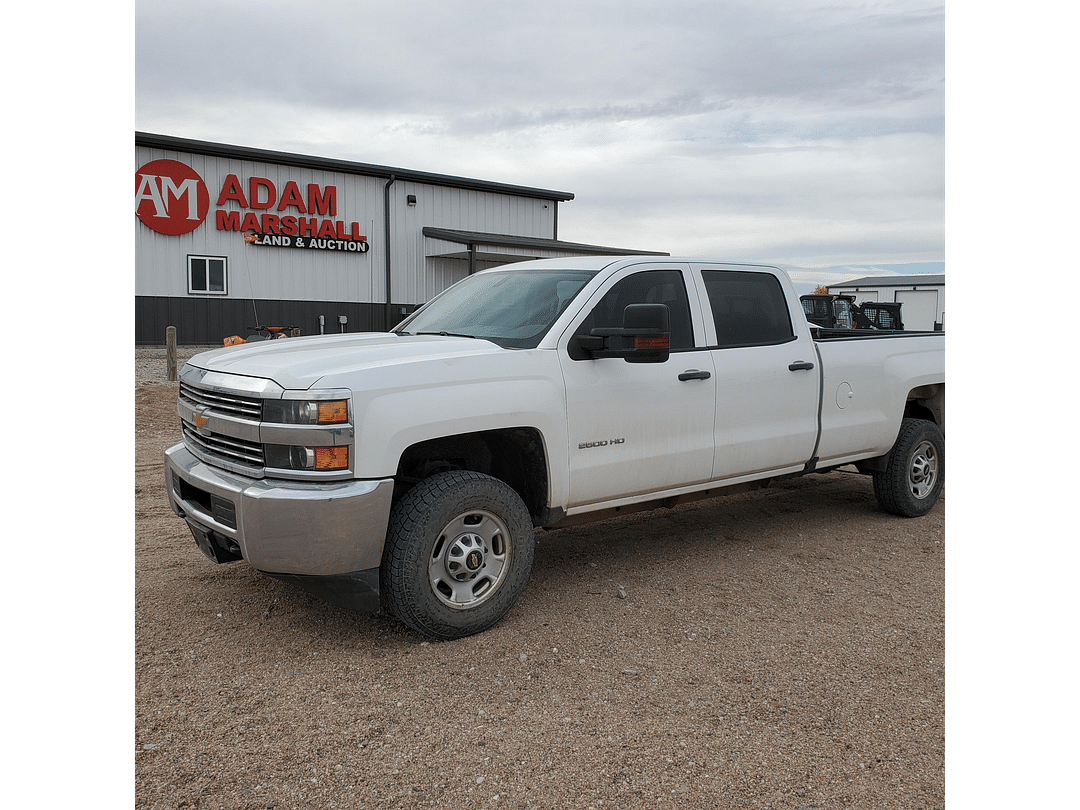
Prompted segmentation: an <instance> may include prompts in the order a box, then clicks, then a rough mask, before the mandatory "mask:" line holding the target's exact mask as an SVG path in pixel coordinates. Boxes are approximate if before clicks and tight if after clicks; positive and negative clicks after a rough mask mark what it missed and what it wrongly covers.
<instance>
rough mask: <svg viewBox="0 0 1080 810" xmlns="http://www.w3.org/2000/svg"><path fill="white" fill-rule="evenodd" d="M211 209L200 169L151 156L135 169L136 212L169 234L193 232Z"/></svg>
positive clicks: (156, 227)
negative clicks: (155, 158)
mask: <svg viewBox="0 0 1080 810" xmlns="http://www.w3.org/2000/svg"><path fill="white" fill-rule="evenodd" d="M209 211H210V192H209V191H208V190H207V188H206V183H204V182H203V179H202V178H201V177H199V174H198V172H196V171H195V170H194V169H192V168H191V167H190V166H188V165H186V164H184V163H181V162H180V161H177V160H152V161H150V162H149V163H147V164H145V165H144V166H143V167H142V168H141V169H139V170H138V171H137V172H135V216H137V217H138V218H139V219H140V220H142V223H143V225H145V226H146V227H148V228H150V229H151V230H154V231H157V232H158V233H163V234H166V235H168V236H179V235H180V234H184V233H191V232H192V231H193V230H195V229H196V228H198V227H199V226H200V225H201V224H202V223H203V221H204V220H205V219H206V215H207V213H209Z"/></svg>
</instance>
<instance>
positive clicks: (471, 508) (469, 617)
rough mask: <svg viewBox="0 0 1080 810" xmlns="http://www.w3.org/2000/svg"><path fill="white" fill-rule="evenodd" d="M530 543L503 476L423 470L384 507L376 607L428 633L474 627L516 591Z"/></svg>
mask: <svg viewBox="0 0 1080 810" xmlns="http://www.w3.org/2000/svg"><path fill="white" fill-rule="evenodd" d="M533 549H534V530H533V523H532V518H531V516H530V515H529V510H528V509H527V508H526V506H525V504H524V503H523V502H522V500H521V498H520V497H519V496H518V494H517V493H516V492H515V491H514V490H513V489H512V488H510V487H509V486H508V485H507V484H505V483H503V482H502V481H499V480H498V479H496V478H492V477H491V476H489V475H482V474H480V473H475V472H469V471H461V470H455V471H451V472H444V473H438V474H437V475H433V476H431V477H430V478H425V479H424V480H423V481H421V482H420V483H419V484H417V485H416V486H415V487H413V488H412V489H411V490H409V492H407V493H406V494H405V496H404V497H403V498H402V499H401V500H400V501H398V503H397V504H396V505H395V506H394V509H393V511H392V512H391V514H390V525H389V528H388V530H387V535H386V545H385V547H384V549H383V557H382V566H381V568H380V571H379V591H380V593H381V594H382V604H383V608H384V609H385V610H386V611H387V612H388V613H390V614H391V615H393V616H395V617H396V618H398V619H399V620H400V621H402V622H403V623H404V624H406V625H408V626H409V627H411V628H412V629H414V630H416V631H418V632H420V633H423V634H425V635H428V636H432V637H434V638H442V639H454V638H462V637H464V636H470V635H473V634H474V633H479V632H481V631H482V630H486V629H488V628H489V627H491V626H492V625H494V624H495V623H496V622H498V621H499V620H500V619H501V618H502V617H503V616H505V615H506V614H507V613H508V612H509V610H510V608H512V607H513V606H514V603H516V602H517V600H518V599H519V598H520V596H521V594H522V592H523V591H524V590H525V584H526V583H527V582H528V580H529V574H530V572H531V571H532V563H533Z"/></svg>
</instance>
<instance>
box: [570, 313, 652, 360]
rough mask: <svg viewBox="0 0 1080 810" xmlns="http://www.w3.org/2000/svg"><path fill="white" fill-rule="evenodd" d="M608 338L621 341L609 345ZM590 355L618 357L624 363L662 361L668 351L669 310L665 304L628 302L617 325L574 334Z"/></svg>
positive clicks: (579, 344) (582, 347)
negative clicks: (616, 346)
mask: <svg viewBox="0 0 1080 810" xmlns="http://www.w3.org/2000/svg"><path fill="white" fill-rule="evenodd" d="M610 338H618V339H619V340H618V341H617V342H618V343H620V344H621V345H620V346H619V347H618V348H615V347H612V346H611V343H612V342H615V341H611V340H610ZM577 341H578V346H579V347H580V348H581V349H583V350H585V351H586V352H588V353H590V354H591V355H592V356H593V357H594V358H600V357H622V358H623V359H624V360H626V362H627V363H663V362H665V361H666V360H667V359H668V355H669V354H670V351H671V314H670V312H669V311H668V307H667V304H630V305H629V306H627V307H626V309H624V310H623V325H622V326H621V327H613V328H605V329H593V330H592V331H591V332H590V333H589V334H588V335H581V336H580V337H578V338H577Z"/></svg>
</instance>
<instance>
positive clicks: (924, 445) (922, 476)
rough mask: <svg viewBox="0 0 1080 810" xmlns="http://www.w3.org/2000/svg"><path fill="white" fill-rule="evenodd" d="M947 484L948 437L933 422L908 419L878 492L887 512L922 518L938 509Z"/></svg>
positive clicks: (880, 475) (877, 482)
mask: <svg viewBox="0 0 1080 810" xmlns="http://www.w3.org/2000/svg"><path fill="white" fill-rule="evenodd" d="M944 486H945V436H944V434H942V432H941V429H940V428H939V427H938V426H937V425H935V424H934V423H933V422H928V421H926V420H924V419H905V420H904V421H903V423H902V424H901V425H900V435H899V436H897V437H896V443H895V444H894V445H893V447H892V450H890V451H889V455H888V463H887V465H886V467H885V470H884V471H883V472H875V473H874V495H875V496H876V497H877V501H878V504H879V505H880V506H881V508H882V509H884V510H885V511H886V512H891V513H892V514H894V515H900V516H902V517H920V516H922V515H925V514H926V513H927V512H929V511H930V510H931V509H933V508H934V504H936V503H937V500H938V497H939V496H940V495H941V490H942V489H943V488H944Z"/></svg>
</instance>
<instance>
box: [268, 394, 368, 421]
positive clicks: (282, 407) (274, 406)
mask: <svg viewBox="0 0 1080 810" xmlns="http://www.w3.org/2000/svg"><path fill="white" fill-rule="evenodd" d="M263 421H264V422H276V423H278V424H280V425H339V424H344V423H345V422H348V421H349V401H348V400H347V399H327V400H315V401H304V400H293V399H268V400H265V401H264V402H263Z"/></svg>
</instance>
